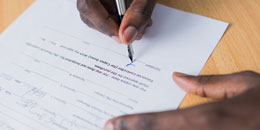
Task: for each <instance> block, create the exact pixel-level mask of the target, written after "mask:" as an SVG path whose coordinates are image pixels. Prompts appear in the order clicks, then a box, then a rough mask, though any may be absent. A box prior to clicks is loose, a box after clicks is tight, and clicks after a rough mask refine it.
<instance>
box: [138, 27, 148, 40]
mask: <svg viewBox="0 0 260 130" xmlns="http://www.w3.org/2000/svg"><path fill="white" fill-rule="evenodd" d="M145 31H146V29H145V28H144V29H143V31H142V32H140V33H139V34H138V35H137V36H136V38H135V40H141V39H142V38H143V35H144V33H145Z"/></svg>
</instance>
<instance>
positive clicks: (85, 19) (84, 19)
mask: <svg viewBox="0 0 260 130" xmlns="http://www.w3.org/2000/svg"><path fill="white" fill-rule="evenodd" d="M80 18H81V20H82V21H83V22H84V23H85V24H87V25H88V26H89V27H91V28H93V29H96V26H95V25H94V24H93V23H91V22H90V21H89V20H88V19H87V18H86V17H85V15H81V14H80Z"/></svg>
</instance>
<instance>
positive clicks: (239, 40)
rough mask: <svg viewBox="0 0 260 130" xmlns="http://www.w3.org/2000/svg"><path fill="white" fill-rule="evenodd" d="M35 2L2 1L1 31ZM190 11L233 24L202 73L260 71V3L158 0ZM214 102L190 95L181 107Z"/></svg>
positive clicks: (0, 14)
mask: <svg viewBox="0 0 260 130" xmlns="http://www.w3.org/2000/svg"><path fill="white" fill-rule="evenodd" d="M33 1H34V0H0V32H2V31H4V29H6V28H7V27H8V25H10V24H11V23H12V22H13V21H14V20H15V18H17V17H18V16H19V15H20V14H21V13H22V12H23V11H24V10H25V9H26V8H27V7H29V6H30V4H31V3H32V2H33ZM158 2H159V3H162V4H164V5H167V6H169V7H173V8H177V9H180V10H184V11H187V12H192V13H195V14H199V15H203V16H207V17H211V18H214V19H218V20H222V21H225V22H229V23H230V24H231V25H230V26H229V28H228V30H227V31H226V33H225V35H224V36H223V38H222V39H221V41H220V43H219V44H218V46H217V47H216V49H215V50H214V52H213V53H212V55H211V56H210V58H209V60H208V62H207V63H206V64H205V66H204V68H203V69H202V71H201V73H200V74H225V73H232V72H238V71H243V70H253V71H256V72H260V0H158ZM209 101H211V99H207V98H201V97H198V96H194V95H190V94H188V95H186V97H185V98H184V100H183V102H182V103H181V105H180V107H181V108H184V107H189V106H193V105H197V104H201V103H205V102H209Z"/></svg>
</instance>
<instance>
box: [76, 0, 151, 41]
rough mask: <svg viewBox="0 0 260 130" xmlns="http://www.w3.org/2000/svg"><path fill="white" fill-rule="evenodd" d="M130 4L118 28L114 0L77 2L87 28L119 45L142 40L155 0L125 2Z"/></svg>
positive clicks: (149, 23) (82, 0) (148, 24)
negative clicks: (106, 36)
mask: <svg viewBox="0 0 260 130" xmlns="http://www.w3.org/2000/svg"><path fill="white" fill-rule="evenodd" d="M126 3H131V5H130V6H129V8H128V9H127V11H126V13H125V15H124V18H123V21H122V23H121V25H120V26H119V18H118V12H117V8H116V2H115V0H78V1H77V7H78V10H79V12H80V17H81V19H82V21H83V22H84V23H86V24H87V25H88V26H89V27H91V28H93V29H95V30H98V31H99V32H101V33H103V34H106V35H108V36H110V37H112V38H113V39H114V40H116V41H117V42H119V43H125V44H130V43H132V42H133V41H134V40H139V39H141V38H142V36H143V34H144V33H145V30H146V28H147V27H148V26H151V25H152V19H151V15H152V12H153V9H154V6H155V4H156V0H126Z"/></svg>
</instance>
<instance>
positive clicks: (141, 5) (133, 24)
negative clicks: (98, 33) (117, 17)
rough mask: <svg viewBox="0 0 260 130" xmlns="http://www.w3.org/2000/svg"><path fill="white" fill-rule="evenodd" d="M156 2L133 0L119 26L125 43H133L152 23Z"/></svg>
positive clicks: (120, 34)
mask: <svg viewBox="0 0 260 130" xmlns="http://www.w3.org/2000/svg"><path fill="white" fill-rule="evenodd" d="M155 4H156V0H133V2H132V3H131V5H130V7H129V8H128V9H127V11H126V13H125V15H124V18H123V21H122V23H121V25H120V28H119V37H120V39H121V41H122V42H123V43H127V44H130V43H132V42H133V41H134V40H135V39H136V38H137V36H138V35H139V34H140V33H142V32H143V30H144V29H145V27H146V26H149V25H150V24H151V22H152V21H151V15H152V12H153V9H154V6H155Z"/></svg>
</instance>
